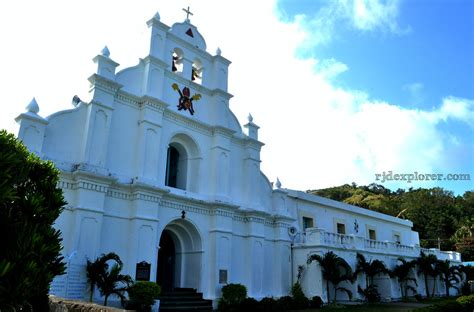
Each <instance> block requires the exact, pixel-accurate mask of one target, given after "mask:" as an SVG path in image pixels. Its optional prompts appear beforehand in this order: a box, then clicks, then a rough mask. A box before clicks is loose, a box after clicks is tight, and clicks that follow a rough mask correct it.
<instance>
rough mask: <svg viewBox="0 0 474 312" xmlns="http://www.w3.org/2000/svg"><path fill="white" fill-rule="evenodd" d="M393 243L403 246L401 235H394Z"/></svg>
mask: <svg viewBox="0 0 474 312" xmlns="http://www.w3.org/2000/svg"><path fill="white" fill-rule="evenodd" d="M393 241H394V242H395V243H397V244H401V243H402V240H401V238H400V234H393Z"/></svg>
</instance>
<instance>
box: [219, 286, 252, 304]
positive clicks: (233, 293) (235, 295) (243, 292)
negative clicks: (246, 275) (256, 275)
mask: <svg viewBox="0 0 474 312" xmlns="http://www.w3.org/2000/svg"><path fill="white" fill-rule="evenodd" d="M245 298H247V288H246V287H245V286H244V285H242V284H227V285H225V286H224V287H222V299H224V300H225V301H226V302H227V303H230V304H239V303H241V302H242V301H243V300H244V299H245Z"/></svg>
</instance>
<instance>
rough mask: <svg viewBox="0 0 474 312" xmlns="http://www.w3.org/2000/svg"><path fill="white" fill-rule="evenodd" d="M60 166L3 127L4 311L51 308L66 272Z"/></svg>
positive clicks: (0, 263) (0, 285) (0, 298)
mask: <svg viewBox="0 0 474 312" xmlns="http://www.w3.org/2000/svg"><path fill="white" fill-rule="evenodd" d="M58 181H59V171H58V170H56V169H55V168H54V166H53V164H52V163H51V162H46V161H41V160H40V159H39V158H38V157H37V156H35V155H34V154H32V153H30V152H28V150H27V149H26V147H25V146H24V145H23V144H22V143H21V142H20V141H18V140H17V139H15V137H14V136H13V135H12V134H8V133H7V132H6V131H4V130H2V131H0V237H2V238H3V240H2V248H0V310H1V311H19V310H25V309H28V308H29V309H32V310H34V311H48V310H49V306H48V292H49V287H50V284H51V281H52V280H53V278H54V277H55V276H56V275H60V274H63V273H64V270H65V265H64V263H63V262H62V260H63V257H61V256H60V251H61V233H60V232H59V230H56V229H55V228H54V227H53V224H54V222H55V220H56V219H57V218H58V217H59V215H60V213H61V211H62V210H63V208H62V207H63V206H64V205H65V204H66V203H65V201H64V198H63V194H62V191H61V189H59V188H58V187H57V183H58Z"/></svg>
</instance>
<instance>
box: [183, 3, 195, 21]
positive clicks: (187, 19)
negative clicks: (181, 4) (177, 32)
mask: <svg viewBox="0 0 474 312" xmlns="http://www.w3.org/2000/svg"><path fill="white" fill-rule="evenodd" d="M183 11H184V12H186V21H189V15H194V14H193V13H191V11H190V10H189V6H188V8H187V9H184V8H183Z"/></svg>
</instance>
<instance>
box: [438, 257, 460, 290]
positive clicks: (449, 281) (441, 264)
mask: <svg viewBox="0 0 474 312" xmlns="http://www.w3.org/2000/svg"><path fill="white" fill-rule="evenodd" d="M436 269H437V270H438V271H439V272H440V273H441V274H440V276H441V280H442V281H443V282H444V286H445V290H446V297H449V289H450V288H455V289H457V290H458V291H459V288H458V287H456V286H455V285H454V284H455V283H459V282H460V281H461V279H462V273H461V270H460V268H459V267H458V266H451V264H450V262H449V260H444V261H441V260H438V261H437V262H436Z"/></svg>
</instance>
